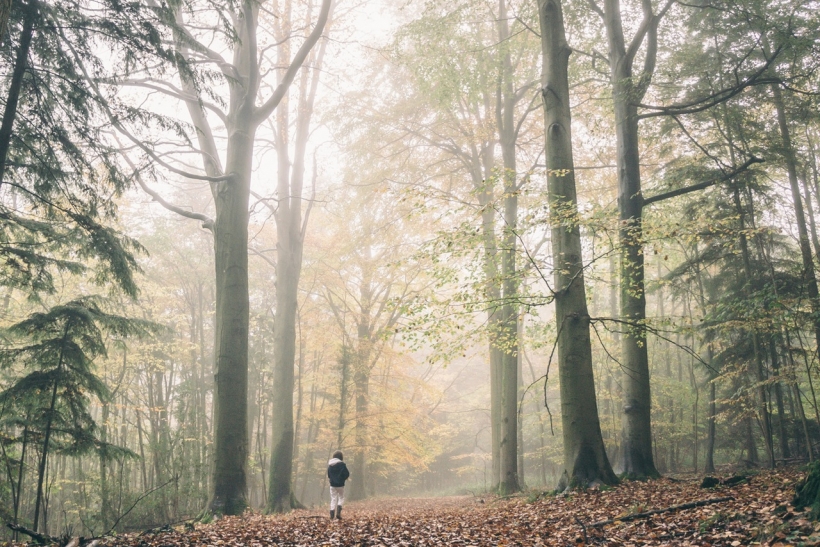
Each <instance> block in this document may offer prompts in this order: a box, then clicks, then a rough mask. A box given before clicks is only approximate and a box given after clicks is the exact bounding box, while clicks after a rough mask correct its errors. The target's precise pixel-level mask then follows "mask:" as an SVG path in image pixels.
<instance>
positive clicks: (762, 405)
mask: <svg viewBox="0 0 820 547" xmlns="http://www.w3.org/2000/svg"><path fill="white" fill-rule="evenodd" d="M733 198H734V203H735V210H736V211H737V214H738V222H739V231H740V252H741V257H742V259H743V269H744V273H745V275H746V283H747V287H748V284H749V283H751V280H752V279H754V277H755V274H754V272H753V271H752V262H751V256H750V253H749V244H748V240H747V238H746V232H745V230H746V220H745V219H746V210H745V209H744V208H743V205H742V203H741V201H740V190H739V189H738V188H737V186H735V187H734V188H733ZM744 291H746V292H747V293H748V288H744ZM750 335H751V337H752V351H753V354H754V371H753V373H754V374H755V376H756V378H757V391H758V396H759V401H758V413H759V420H760V427H761V429H762V431H763V441H764V444H765V445H766V452H767V454H768V457H769V466H770V467H774V447H773V442H772V428H771V417H770V414H769V403H768V396H767V392H766V385H765V373H764V370H763V355H762V349H761V347H760V336H759V334H758V332H757V328H755V327H752V329H751V332H750ZM755 455H757V452H756V450H755Z"/></svg>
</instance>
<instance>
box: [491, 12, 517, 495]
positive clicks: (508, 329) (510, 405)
mask: <svg viewBox="0 0 820 547" xmlns="http://www.w3.org/2000/svg"><path fill="white" fill-rule="evenodd" d="M498 39H499V43H500V44H501V53H500V55H501V59H500V61H501V62H500V68H501V70H500V74H499V81H498V93H497V99H496V120H497V121H496V123H497V125H498V134H499V144H500V145H501V156H502V162H503V167H504V171H503V175H502V180H503V187H504V196H503V201H504V212H503V219H504V229H503V232H502V248H501V278H502V281H501V286H502V290H503V297H502V306H501V317H500V323H501V324H500V331H501V344H502V347H503V354H502V357H501V429H500V433H501V438H500V442H499V450H500V475H499V484H498V491H499V492H500V493H501V494H511V493H513V492H518V491H519V490H520V489H521V486H520V484H519V479H518V351H519V348H518V313H517V310H518V286H519V282H518V278H517V273H516V265H515V259H516V247H517V239H518V236H517V234H516V227H517V224H518V191H519V189H518V184H517V178H518V177H517V173H516V161H515V142H516V132H515V103H516V98H515V92H514V89H513V69H512V61H511V59H510V51H509V40H510V28H509V20H508V17H507V3H506V0H499V2H498Z"/></svg>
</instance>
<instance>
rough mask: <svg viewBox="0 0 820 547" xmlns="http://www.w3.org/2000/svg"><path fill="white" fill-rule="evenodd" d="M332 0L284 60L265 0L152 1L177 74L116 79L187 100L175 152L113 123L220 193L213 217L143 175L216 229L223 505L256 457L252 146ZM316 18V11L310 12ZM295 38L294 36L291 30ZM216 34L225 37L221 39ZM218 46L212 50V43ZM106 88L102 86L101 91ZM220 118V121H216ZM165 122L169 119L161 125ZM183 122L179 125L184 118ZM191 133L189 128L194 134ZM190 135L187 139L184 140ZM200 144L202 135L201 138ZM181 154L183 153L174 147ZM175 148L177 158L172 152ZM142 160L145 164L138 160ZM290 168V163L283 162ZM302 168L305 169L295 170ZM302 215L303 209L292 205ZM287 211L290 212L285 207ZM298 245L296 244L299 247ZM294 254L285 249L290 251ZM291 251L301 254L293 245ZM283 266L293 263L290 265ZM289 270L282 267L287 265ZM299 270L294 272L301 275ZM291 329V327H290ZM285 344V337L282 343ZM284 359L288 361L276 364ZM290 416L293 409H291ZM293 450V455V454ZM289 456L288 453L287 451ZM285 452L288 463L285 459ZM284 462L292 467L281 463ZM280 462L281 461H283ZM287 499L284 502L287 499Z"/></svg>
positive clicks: (155, 156)
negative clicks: (194, 164) (251, 364)
mask: <svg viewBox="0 0 820 547" xmlns="http://www.w3.org/2000/svg"><path fill="white" fill-rule="evenodd" d="M331 4H332V0H323V2H322V3H321V6H320V7H319V9H318V12H317V13H316V18H315V22H314V24H313V28H312V29H311V30H310V32H309V33H307V34H306V35H305V36H304V39H303V40H302V42H301V44H300V45H299V47H298V49H297V50H296V52H295V53H294V54H293V57H292V58H291V57H290V53H289V52H290V46H288V47H287V48H286V50H284V51H287V54H283V53H282V51H283V50H282V49H281V48H280V52H279V53H280V55H282V56H281V57H279V58H277V59H270V58H268V56H267V52H268V50H269V48H267V47H266V46H265V40H266V38H265V36H266V34H265V32H266V30H267V26H266V25H265V24H263V22H264V20H265V18H266V15H265V12H262V13H261V14H260V10H259V5H258V4H256V3H254V2H250V1H246V2H244V3H242V4H241V5H238V6H237V7H236V10H235V11H234V10H233V8H232V7H229V6H224V7H222V6H213V5H212V6H209V7H208V9H206V10H204V11H199V10H196V9H194V6H193V5H184V4H178V5H177V4H175V5H173V6H166V5H162V6H153V7H152V9H153V10H154V11H155V13H156V15H157V17H158V19H159V22H160V23H162V25H163V28H164V29H165V31H166V32H167V33H168V34H169V35H171V36H172V37H173V44H174V51H175V60H176V65H175V67H174V68H175V69H176V71H175V76H176V77H177V78H178V81H177V82H173V81H171V80H170V79H169V78H164V79H163V78H157V77H156V76H154V75H153V72H154V71H153V70H152V69H150V68H145V69H142V71H141V72H140V71H133V72H132V73H131V74H127V75H120V76H117V77H116V78H114V79H113V81H114V83H116V84H117V85H118V86H120V87H124V86H129V87H134V88H137V89H148V90H150V91H154V92H156V91H159V92H160V93H162V94H164V95H166V96H167V97H169V98H170V99H174V100H177V101H179V102H181V103H182V104H183V105H184V106H185V108H186V110H187V112H188V115H189V122H188V123H189V124H190V126H191V127H192V128H193V135H191V136H190V140H187V141H185V142H189V143H192V145H191V147H190V148H184V147H183V148H177V149H176V150H173V151H171V153H169V152H168V151H165V150H160V148H158V145H157V144H156V142H155V140H154V139H150V138H148V137H147V136H146V135H145V134H141V132H140V129H143V131H142V133H144V129H145V128H139V127H135V126H134V125H133V124H132V123H129V122H130V120H128V121H123V120H121V119H120V118H119V117H117V116H116V115H115V112H114V107H113V105H112V104H111V103H110V101H109V102H108V103H107V106H108V111H107V113H108V114H109V118H110V120H111V122H112V124H113V125H114V127H115V128H116V129H117V130H118V131H119V132H120V133H121V134H122V135H123V138H125V139H127V140H128V141H130V142H131V143H132V145H133V146H135V147H136V148H137V149H138V150H139V151H140V152H142V153H143V158H144V160H145V161H147V162H149V163H154V164H156V165H157V166H159V167H161V168H163V169H165V170H166V171H167V173H169V174H170V175H172V176H177V177H184V178H187V179H190V180H193V181H205V182H207V183H208V184H209V186H210V190H211V194H212V196H213V200H214V212H215V216H214V218H213V219H212V218H210V217H209V216H208V215H207V214H205V213H200V212H190V211H188V210H187V209H186V208H184V207H179V206H176V205H173V204H171V203H170V202H169V201H167V200H165V199H163V198H162V197H161V196H160V194H159V193H157V192H156V191H154V190H153V189H151V188H149V187H148V186H147V184H146V183H145V182H144V180H143V179H142V177H138V180H140V181H141V184H142V187H143V189H144V190H145V191H146V192H148V193H149V194H150V195H151V196H152V197H153V198H154V199H155V200H156V201H157V202H159V203H160V204H161V205H163V206H164V207H166V208H168V209H170V210H172V211H174V212H176V213H178V214H181V215H182V216H185V217H188V218H191V219H195V220H199V221H201V222H202V223H203V226H205V227H207V228H208V229H210V230H211V231H212V233H213V237H214V255H215V279H216V318H215V321H216V328H215V342H214V354H215V360H214V381H215V386H216V388H215V395H214V398H215V402H214V405H215V408H216V416H215V424H214V431H215V432H214V467H213V469H214V471H213V473H214V476H213V485H212V488H213V492H212V496H211V501H210V504H209V507H210V509H211V510H212V511H214V512H216V513H226V514H238V513H241V512H242V511H243V510H244V509H245V508H246V506H247V501H246V495H247V492H246V491H247V469H246V467H247V459H248V427H247V409H248V335H249V330H248V322H249V299H248V219H249V213H248V206H249V198H250V192H251V188H250V187H251V178H252V171H253V167H254V150H255V145H256V134H257V131H258V129H259V127H260V125H262V124H263V123H265V122H266V120H268V119H269V118H270V116H271V115H272V114H273V113H274V112H275V111H276V110H277V107H279V105H280V103H281V101H282V100H283V99H284V98H285V97H286V96H287V92H288V90H289V88H290V85H291V83H292V82H293V81H294V79H295V78H296V76H297V74H298V72H299V69H300V68H301V67H302V65H303V63H304V62H305V60H306V59H307V58H308V56H309V55H310V52H311V50H312V49H313V47H314V46H315V45H316V44H317V43H318V42H319V39H320V38H321V36H322V33H323V32H324V29H325V25H326V23H327V20H328V16H329V13H330V8H331ZM208 17H217V18H218V19H220V20H222V21H224V22H225V26H224V27H208V26H207V25H206V26H204V27H202V26H200V25H199V22H200V19H201V18H205V19H207V18H208ZM307 18H308V21H310V20H311V19H312V16H311V15H310V10H309V14H308V15H307ZM287 38H288V41H289V39H291V36H290V35H288V36H287ZM212 41H216V43H219V44H221V46H215V45H213V44H212ZM222 46H224V47H225V48H227V49H230V50H231V53H232V59H231V60H227V59H226V58H225V57H223V53H222V51H221V50H219V47H222ZM215 47H216V48H217V49H214V48H215ZM285 59H287V61H286V62H287V65H286V66H287V68H285V69H283V70H282V71H279V72H278V77H277V81H276V84H275V86H272V87H273V89H272V91H271V92H270V94H269V95H268V96H267V97H266V98H262V95H263V90H264V89H265V88H264V86H263V83H264V81H263V75H264V74H265V73H266V71H267V70H268V68H269V65H272V66H277V63H278V62H279V61H280V60H281V61H283V62H285ZM212 78H214V79H215V80H216V81H219V82H221V83H222V84H223V85H224V86H226V87H227V91H228V99H227V101H224V103H223V102H222V101H221V100H220V99H218V98H216V97H215V96H214V94H213V92H212V90H211V89H209V86H208V85H205V83H206V81H207V82H210V81H211V79H212ZM99 95H100V96H103V93H102V92H100V93H99ZM134 117H135V118H136V119H137V120H141V121H143V122H146V121H149V120H156V119H157V116H156V115H154V114H151V113H143V112H142V111H136V112H135V113H134ZM214 118H215V119H216V120H218V121H217V122H215V121H214ZM215 123H219V124H220V125H223V126H224V132H225V136H226V141H225V146H224V148H222V147H221V146H220V145H219V143H220V142H222V141H220V140H218V139H217V129H215V127H214V124H215ZM163 124H167V125H170V126H174V127H180V126H179V125H178V123H177V122H176V121H164V122H163ZM160 125H162V124H160ZM180 129H181V127H180ZM186 136H187V135H186ZM185 142H183V143H182V144H183V145H184V144H185ZM193 143H195V144H193ZM190 152H194V153H195V154H197V155H198V156H199V158H200V160H201V171H197V170H194V169H190V168H189V167H188V162H187V160H185V159H184V154H187V153H190ZM175 154H176V155H175ZM166 157H169V158H170V159H169V160H166V159H165V158H166ZM137 168H138V169H139V168H140V167H139V166H138V167H137ZM280 169H287V166H286V165H285V166H280ZM295 172H296V173H297V175H296V176H299V177H301V176H302V174H301V172H299V170H298V169H297V170H296V171H295ZM284 189H285V190H286V193H285V195H280V196H279V197H280V199H290V200H295V201H296V202H297V203H300V196H301V194H300V192H299V191H291V190H289V189H287V188H284ZM294 215H297V214H296V213H294ZM282 216H283V217H286V216H287V215H286V213H284V212H283V213H282ZM293 218H296V219H297V220H296V221H295V223H294V222H291V221H287V222H284V223H283V224H282V226H281V227H282V228H285V229H286V230H285V233H280V234H279V237H280V244H281V245H286V244H287V242H288V241H290V239H289V238H291V237H293V234H292V232H293V230H297V235H298V231H299V230H300V229H301V223H300V222H299V221H298V215H297V216H294V217H293ZM294 251H298V249H295V250H294ZM285 254H287V252H286V253H285ZM291 258H292V260H297V259H298V252H295V254H294V256H293V257H291ZM282 267H283V268H284V267H285V264H284V263H283V264H282ZM283 273H284V272H283ZM294 275H295V276H296V277H295V278H294V277H293V276H294ZM294 282H298V273H297V272H292V273H285V274H284V275H283V277H282V278H281V283H280V287H279V290H281V291H282V298H283V299H284V300H283V305H282V308H281V309H280V310H278V312H277V313H281V314H282V321H283V325H282V326H283V330H282V332H283V334H282V336H286V337H287V340H289V343H288V344H285V345H283V346H282V347H283V349H287V348H288V347H290V348H292V347H293V335H292V333H293V320H295V319H294V317H295V316H293V314H291V313H289V312H288V310H289V309H291V306H290V305H284V304H285V303H288V302H290V300H291V299H292V294H293V290H288V287H289V286H290V284H292V283H294ZM289 333H290V334H289ZM283 343H284V342H283ZM281 358H283V359H285V360H286V361H287V360H288V359H289V361H287V362H289V365H290V369H291V370H290V373H289V374H288V373H287V371H283V372H282V375H283V376H282V380H283V382H284V385H283V387H282V389H292V388H288V387H287V386H292V383H293V382H292V377H293V371H292V368H293V353H292V351H291V352H290V353H287V352H286V353H284V354H282V355H281ZM282 367H286V364H285V363H284V362H283V363H281V366H279V367H278V370H280V371H281V370H283V369H282ZM280 412H281V413H282V414H281V415H280V416H278V417H277V418H276V419H277V420H282V424H283V433H282V436H280V437H282V438H285V439H286V438H287V436H288V435H290V436H291V440H290V441H289V442H288V441H287V440H285V441H281V440H279V441H275V442H276V443H277V444H276V446H277V447H278V448H277V450H284V452H282V453H281V455H280V456H278V457H277V458H276V460H277V461H278V462H279V463H278V464H277V465H278V466H280V467H281V469H282V473H283V475H282V476H280V477H277V485H281V484H283V482H282V481H284V483H285V484H287V485H289V484H290V471H289V462H290V460H291V457H292V430H291V429H290V428H289V427H288V424H289V423H292V407H291V406H287V409H285V408H284V407H282V408H280ZM289 416H290V417H289ZM285 456H286V457H285ZM283 458H284V459H283ZM285 461H286V462H287V463H285ZM282 466H284V467H282ZM280 467H277V469H279V468H280ZM285 497H286V498H287V500H288V504H289V503H290V487H289V486H287V488H286V494H285ZM279 503H281V502H277V504H279Z"/></svg>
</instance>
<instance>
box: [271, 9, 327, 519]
mask: <svg viewBox="0 0 820 547" xmlns="http://www.w3.org/2000/svg"><path fill="white" fill-rule="evenodd" d="M331 11H332V1H328V0H324V2H323V4H322V12H321V13H320V14H319V17H318V19H317V23H316V27H315V28H314V29H313V30H312V31H310V33H311V34H310V35H309V36H306V42H305V43H308V42H309V39H310V36H316V32H317V30H318V32H322V30H323V28H324V26H325V21H326V20H327V19H329V18H330V17H331ZM290 14H291V4H290V3H288V4H286V15H285V16H284V17H283V21H281V22H280V23H279V24H281V25H282V27H281V28H280V35H281V36H282V37H283V40H284V41H283V42H282V43H281V44H280V47H279V54H278V55H279V61H280V66H283V67H289V66H291V65H292V64H293V63H295V62H296V61H294V60H293V59H292V58H291V51H290V42H289V40H288V36H289V35H290V33H291V19H290V18H291V16H290ZM312 17H313V13H312V10H311V9H309V10H308V12H307V14H306V17H305V24H304V27H303V28H304V29H305V33H306V34H307V33H308V31H309V29H310V22H311V19H312ZM317 39H318V36H317ZM326 44H327V41H324V42H322V44H321V45H320V46H319V50H318V52H316V51H313V52H311V55H312V59H311V60H312V62H313V70H311V71H307V70H303V71H302V76H301V81H300V87H299V91H300V93H299V100H298V101H299V102H298V105H297V119H296V131H295V135H294V139H293V146H294V149H293V163H292V165H291V161H290V150H289V143H290V138H289V134H290V127H289V119H290V117H289V112H288V93H287V92H286V93H285V95H284V96H283V99H282V102H281V103H280V105H279V108H278V110H277V119H276V152H277V159H278V172H277V197H278V208H277V210H276V212H275V217H276V233H277V243H276V317H275V323H274V352H273V353H274V375H273V376H274V377H273V390H274V393H273V412H274V420H273V434H272V443H273V446H272V449H271V469H270V485H269V489H268V507H267V509H268V511H270V512H283V511H288V510H290V509H291V508H294V507H297V506H298V502H297V501H296V499H295V497H294V495H293V490H292V481H293V476H292V475H293V473H292V472H293V446H294V423H293V386H294V362H295V359H296V312H297V298H298V290H299V278H300V276H301V273H302V251H303V246H304V238H305V229H306V227H307V221H308V218H309V215H310V206H308V209H307V211H306V212H305V213H304V217H303V213H302V206H303V201H304V200H303V190H304V178H305V157H306V153H307V143H308V138H309V136H310V123H311V120H312V117H313V105H314V101H315V98H316V90H317V87H318V84H319V74H320V73H321V67H322V59H323V57H324V51H325V48H326ZM303 48H304V46H303ZM301 51H302V50H301V49H300V52H301ZM285 74H287V73H285ZM280 85H281V84H280ZM315 176H316V173H315V172H314V177H315Z"/></svg>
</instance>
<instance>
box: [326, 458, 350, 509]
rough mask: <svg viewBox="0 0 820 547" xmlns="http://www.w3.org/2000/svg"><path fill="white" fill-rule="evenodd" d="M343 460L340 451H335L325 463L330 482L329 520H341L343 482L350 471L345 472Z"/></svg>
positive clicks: (343, 497) (343, 500) (343, 492)
mask: <svg viewBox="0 0 820 547" xmlns="http://www.w3.org/2000/svg"><path fill="white" fill-rule="evenodd" d="M344 459H345V458H344V455H343V454H342V452H341V450H337V451H336V452H334V453H333V457H332V458H330V461H328V462H327V478H328V479H329V480H330V520H333V519H334V518H336V519H339V520H341V519H342V505H343V504H344V502H345V481H346V480H347V479H348V477H350V471H348V470H347V465H345V462H344Z"/></svg>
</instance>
